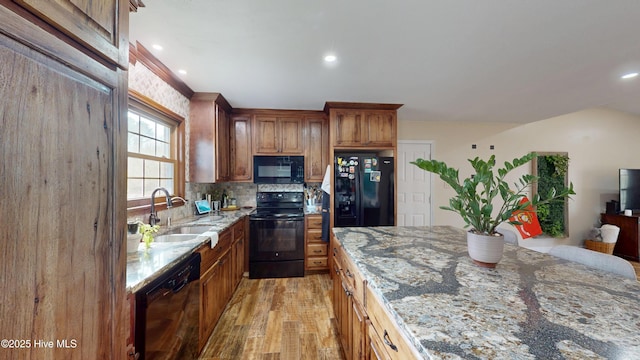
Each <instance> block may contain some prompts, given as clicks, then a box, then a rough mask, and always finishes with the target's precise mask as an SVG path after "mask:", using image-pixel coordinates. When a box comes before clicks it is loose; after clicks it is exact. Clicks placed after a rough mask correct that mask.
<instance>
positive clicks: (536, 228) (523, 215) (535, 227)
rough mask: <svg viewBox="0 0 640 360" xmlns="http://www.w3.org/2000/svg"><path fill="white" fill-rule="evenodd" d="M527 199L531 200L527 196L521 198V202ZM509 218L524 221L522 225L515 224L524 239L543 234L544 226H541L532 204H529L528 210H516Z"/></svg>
mask: <svg viewBox="0 0 640 360" xmlns="http://www.w3.org/2000/svg"><path fill="white" fill-rule="evenodd" d="M527 201H529V199H528V198H527V197H526V196H525V197H523V198H522V200H520V204H523V203H525V202H527ZM509 220H510V221H519V222H521V223H522V225H513V226H514V227H515V228H516V229H518V232H519V233H520V235H521V236H522V238H523V239H528V238H531V237H534V236H538V235H540V234H542V227H540V222H539V221H538V216H537V215H536V212H535V211H533V207H532V206H531V205H529V206H528V207H527V209H526V210H523V211H516V212H514V213H513V216H512V217H511V218H509Z"/></svg>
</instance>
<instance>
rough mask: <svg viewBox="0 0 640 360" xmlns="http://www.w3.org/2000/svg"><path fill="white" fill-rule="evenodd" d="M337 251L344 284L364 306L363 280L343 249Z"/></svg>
mask: <svg viewBox="0 0 640 360" xmlns="http://www.w3.org/2000/svg"><path fill="white" fill-rule="evenodd" d="M339 251H340V259H341V265H342V273H343V274H344V277H345V282H346V283H347V285H348V286H349V287H350V288H351V293H352V294H353V296H354V297H355V298H356V299H357V300H358V302H360V304H364V303H365V302H364V299H365V285H366V284H365V282H364V279H363V277H362V275H361V274H360V271H359V270H358V268H357V267H356V265H355V264H354V263H353V262H352V261H351V258H349V256H347V254H345V253H344V249H343V248H340V249H339Z"/></svg>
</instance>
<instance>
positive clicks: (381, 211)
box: [333, 153, 395, 227]
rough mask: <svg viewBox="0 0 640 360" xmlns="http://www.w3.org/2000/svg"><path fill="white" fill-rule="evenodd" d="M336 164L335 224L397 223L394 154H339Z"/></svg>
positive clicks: (373, 224) (380, 224)
mask: <svg viewBox="0 0 640 360" xmlns="http://www.w3.org/2000/svg"><path fill="white" fill-rule="evenodd" d="M334 166H335V170H334V174H335V181H334V209H333V210H334V212H333V214H334V223H333V225H334V226H335V227H344V226H384V225H388V226H392V225H394V218H393V213H394V209H393V208H394V203H395V202H394V198H393V196H394V191H393V188H394V173H393V158H392V157H379V156H375V155H373V154H349V153H338V154H336V155H335V159H334Z"/></svg>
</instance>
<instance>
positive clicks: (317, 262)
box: [313, 261, 322, 265]
mask: <svg viewBox="0 0 640 360" xmlns="http://www.w3.org/2000/svg"><path fill="white" fill-rule="evenodd" d="M313 263H314V264H316V265H320V264H322V261H314V262H313Z"/></svg>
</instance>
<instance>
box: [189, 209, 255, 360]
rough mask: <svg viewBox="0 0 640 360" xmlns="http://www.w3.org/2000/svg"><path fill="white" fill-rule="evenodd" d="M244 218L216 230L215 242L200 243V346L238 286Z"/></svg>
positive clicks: (241, 269) (243, 242) (243, 250)
mask: <svg viewBox="0 0 640 360" xmlns="http://www.w3.org/2000/svg"><path fill="white" fill-rule="evenodd" d="M246 228H247V218H246V217H245V218H243V219H241V220H240V221H238V222H236V223H235V224H234V225H233V226H231V227H230V228H228V229H226V230H224V231H222V232H221V233H220V234H218V243H217V244H216V245H215V246H214V247H213V248H211V246H210V245H209V244H206V245H203V246H202V247H201V248H200V249H198V252H199V253H200V256H201V262H200V332H199V334H200V336H199V337H200V340H199V346H200V350H202V347H203V346H204V345H205V344H206V342H207V340H208V339H209V336H211V333H212V332H213V329H214V328H215V327H216V324H217V323H218V320H219V319H220V316H222V313H223V312H224V310H225V307H226V306H227V303H228V302H229V300H230V299H231V297H232V295H233V292H234V291H235V290H236V288H237V287H238V284H239V283H240V280H242V275H243V274H244V268H245V265H244V264H245V251H246V249H245V245H246V243H247V240H246V234H247V232H246Z"/></svg>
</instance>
